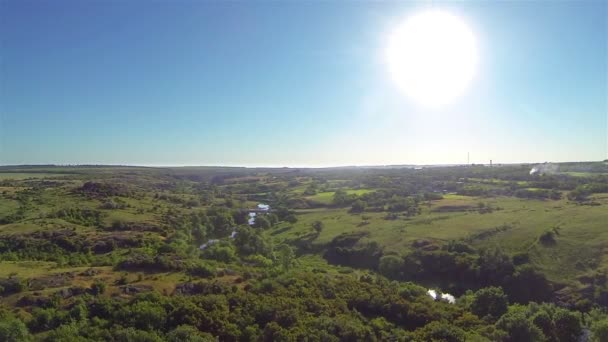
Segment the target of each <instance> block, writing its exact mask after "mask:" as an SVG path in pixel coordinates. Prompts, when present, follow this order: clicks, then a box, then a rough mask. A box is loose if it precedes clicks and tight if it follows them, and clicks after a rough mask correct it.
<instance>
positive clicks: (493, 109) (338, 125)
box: [0, 0, 608, 166]
mask: <svg viewBox="0 0 608 342" xmlns="http://www.w3.org/2000/svg"><path fill="white" fill-rule="evenodd" d="M431 6H432V7H434V8H441V9H444V10H445V11H449V12H450V13H452V14H454V15H457V16H458V17H459V18H461V19H462V20H464V21H465V22H466V23H467V24H468V25H469V27H470V28H471V30H472V31H473V33H474V35H475V38H476V40H477V44H478V50H479V62H478V66H477V71H476V74H475V77H474V78H473V80H472V82H471V83H470V85H469V87H468V89H467V91H466V93H465V94H464V95H463V96H461V97H460V98H458V99H457V100H455V101H454V102H452V103H450V104H449V105H446V106H443V107H440V108H425V107H421V106H419V105H417V104H415V103H414V102H412V101H411V99H409V98H408V97H406V96H404V94H403V93H402V92H401V91H400V90H399V89H398V87H396V85H395V83H394V82H393V81H392V79H391V75H389V72H388V69H387V66H386V61H385V60H386V58H385V50H386V44H387V40H388V36H389V33H390V32H391V30H392V28H394V27H395V25H398V24H399V23H400V22H402V21H403V20H404V18H406V17H407V16H408V15H411V14H412V13H416V12H417V11H422V10H425V9H428V8H429V7H431ZM607 18H608V5H607V3H606V2H605V1H597V2H592V1H576V2H574V1H573V2H568V1H560V2H552V1H518V2H508V1H503V2H498V1H484V2H482V1H474V2H451V3H441V2H433V3H430V2H374V3H371V2H369V3H368V2H345V1H329V2H316V1H305V2H304V1H295V2H289V3H287V2H267V1H251V2H242V3H239V2H212V1H137V0H129V1H111V0H105V1H21V0H19V1H16V0H15V1H9V0H0V164H39V163H57V164H79V163H95V164H137V165H245V166H260V165H265V166H327V165H378V164H428V163H464V162H466V156H467V152H470V154H471V162H486V163H487V162H489V160H490V159H493V160H494V163H508V162H544V161H576V160H601V159H605V158H608V156H607V152H608V147H607V146H608V137H607V130H608V123H607V115H608V114H607V113H608V103H607V101H608V100H607V98H608V87H607V83H608V80H607V77H608V68H607V63H608V62H607V60H608V54H607V41H608V24H607V22H608V19H607Z"/></svg>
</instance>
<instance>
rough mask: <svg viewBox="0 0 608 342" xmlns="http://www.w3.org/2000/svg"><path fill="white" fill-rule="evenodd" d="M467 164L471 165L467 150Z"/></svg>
mask: <svg viewBox="0 0 608 342" xmlns="http://www.w3.org/2000/svg"><path fill="white" fill-rule="evenodd" d="M467 165H471V159H470V158H469V152H467Z"/></svg>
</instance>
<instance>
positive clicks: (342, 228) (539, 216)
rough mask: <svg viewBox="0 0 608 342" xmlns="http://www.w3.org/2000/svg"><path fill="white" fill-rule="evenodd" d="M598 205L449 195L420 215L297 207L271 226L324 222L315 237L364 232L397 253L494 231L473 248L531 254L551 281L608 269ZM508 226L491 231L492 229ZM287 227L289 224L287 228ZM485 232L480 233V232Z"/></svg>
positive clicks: (606, 200)
mask: <svg viewBox="0 0 608 342" xmlns="http://www.w3.org/2000/svg"><path fill="white" fill-rule="evenodd" d="M596 200H599V201H602V205H600V206H581V205H576V204H574V203H569V202H568V201H567V200H565V199H564V200H559V201H541V200H526V199H518V198H510V197H498V198H476V197H469V196H457V195H448V196H445V198H444V199H442V200H438V201H433V203H432V204H431V206H430V208H429V207H424V209H423V211H422V213H421V215H418V216H415V217H413V218H411V219H403V218H400V219H397V220H386V219H384V217H385V215H386V214H385V213H364V214H362V215H360V214H350V213H348V211H347V209H325V208H321V209H314V210H307V211H301V212H300V214H299V216H298V219H299V220H298V222H297V223H295V224H293V225H281V226H279V227H277V228H275V229H273V231H274V232H276V234H275V235H273V236H274V237H275V238H276V239H279V240H281V239H295V238H298V237H299V236H303V235H306V234H308V233H310V232H312V223H313V222H315V221H322V222H323V224H324V228H323V231H322V232H321V234H320V236H319V237H318V238H317V239H315V240H314V241H313V243H314V244H317V245H322V244H326V243H329V242H330V241H331V240H332V239H333V238H334V237H336V236H338V235H339V234H341V233H343V232H352V231H366V232H368V233H369V237H368V238H366V239H364V240H363V241H368V240H373V241H376V242H378V243H379V244H380V245H381V246H382V247H384V249H385V251H394V252H398V253H400V254H404V253H408V252H409V251H411V250H412V249H413V247H412V243H413V242H414V241H415V240H418V239H428V240H431V241H436V242H438V243H441V242H447V241H449V240H455V239H467V238H469V237H471V236H473V235H475V234H478V233H483V232H485V231H492V232H493V233H491V234H488V235H487V236H486V237H485V238H480V239H473V240H471V243H472V244H473V246H474V247H478V248H484V247H499V248H501V249H503V250H504V251H505V252H507V253H509V254H515V253H519V252H529V253H530V256H531V262H532V264H533V265H534V266H536V267H537V268H538V269H540V270H541V271H543V272H545V273H546V274H547V276H548V277H549V279H551V280H553V281H557V282H561V283H569V282H573V281H575V280H576V278H577V277H578V276H580V275H583V274H585V273H587V272H590V271H593V270H595V269H596V268H608V257H605V256H604V255H606V253H605V248H606V247H605V246H606V244H605V241H608V230H607V229H606V222H608V210H606V209H605V205H608V196H598V197H596ZM478 202H484V203H486V204H488V205H489V206H491V207H493V208H496V207H500V208H501V209H500V210H495V211H493V212H492V213H486V214H480V213H478V212H477V211H466V212H434V211H432V210H433V209H434V208H438V207H441V206H446V205H460V204H470V205H476V204H477V203H478ZM504 225H506V226H508V227H509V228H508V229H506V230H504V231H498V232H494V231H495V228H496V227H502V226H504ZM287 227H291V228H290V229H287ZM553 227H559V235H558V236H557V238H556V240H557V243H556V244H555V245H553V246H550V247H545V246H542V245H540V244H537V243H536V242H537V239H538V237H539V236H540V234H542V233H543V232H544V231H546V230H548V229H551V228H553ZM482 236H483V235H482Z"/></svg>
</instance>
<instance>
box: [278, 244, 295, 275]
mask: <svg viewBox="0 0 608 342" xmlns="http://www.w3.org/2000/svg"><path fill="white" fill-rule="evenodd" d="M276 256H277V261H278V262H279V265H281V268H282V269H283V271H287V270H288V269H290V268H291V267H292V266H293V264H294V262H295V258H296V255H295V253H294V252H293V249H292V248H291V247H290V246H289V245H286V244H282V245H280V246H279V247H278V248H277V252H276Z"/></svg>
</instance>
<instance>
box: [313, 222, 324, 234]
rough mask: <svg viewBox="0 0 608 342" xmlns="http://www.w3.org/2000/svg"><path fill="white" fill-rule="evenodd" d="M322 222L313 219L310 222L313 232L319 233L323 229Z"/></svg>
mask: <svg viewBox="0 0 608 342" xmlns="http://www.w3.org/2000/svg"><path fill="white" fill-rule="evenodd" d="M323 227H324V225H323V222H321V221H315V222H313V223H312V228H313V229H314V230H315V232H317V234H321V232H322V231H323Z"/></svg>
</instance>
